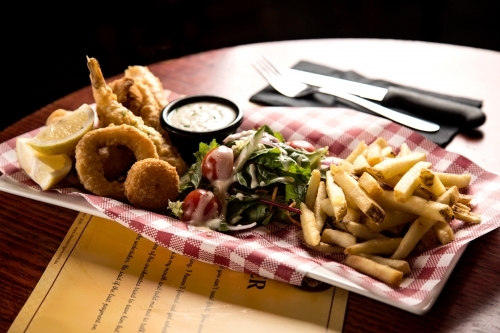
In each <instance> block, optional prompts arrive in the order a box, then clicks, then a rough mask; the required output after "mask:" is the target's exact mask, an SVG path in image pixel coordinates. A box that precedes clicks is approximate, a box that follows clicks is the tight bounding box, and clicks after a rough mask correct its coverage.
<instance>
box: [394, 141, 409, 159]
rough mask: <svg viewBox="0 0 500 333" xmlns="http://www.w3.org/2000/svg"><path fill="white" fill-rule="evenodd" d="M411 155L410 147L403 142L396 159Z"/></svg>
mask: <svg viewBox="0 0 500 333" xmlns="http://www.w3.org/2000/svg"><path fill="white" fill-rule="evenodd" d="M410 153H411V149H410V147H408V145H407V144H406V142H403V143H402V144H401V145H400V146H399V153H398V154H397V155H396V157H402V156H405V155H408V154H410Z"/></svg>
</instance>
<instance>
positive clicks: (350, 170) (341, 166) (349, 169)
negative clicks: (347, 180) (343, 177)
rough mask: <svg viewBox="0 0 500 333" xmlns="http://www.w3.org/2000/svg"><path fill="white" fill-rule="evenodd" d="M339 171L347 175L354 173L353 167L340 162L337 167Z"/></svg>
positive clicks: (345, 162)
mask: <svg viewBox="0 0 500 333" xmlns="http://www.w3.org/2000/svg"><path fill="white" fill-rule="evenodd" d="M337 168H338V170H339V171H345V172H347V173H354V165H353V164H352V163H350V162H347V161H341V162H340V163H339V165H338V166H337Z"/></svg>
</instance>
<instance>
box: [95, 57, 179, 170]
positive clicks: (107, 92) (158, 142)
mask: <svg viewBox="0 0 500 333" xmlns="http://www.w3.org/2000/svg"><path fill="white" fill-rule="evenodd" d="M87 66H88V68H89V70H90V81H91V83H92V92H93V95H94V100H95V102H96V111H97V115H98V117H99V121H100V122H102V123H103V124H104V125H105V126H107V125H109V124H115V125H118V124H127V125H131V126H134V127H135V128H137V129H139V130H140V131H142V132H144V133H146V134H147V135H148V137H149V138H150V139H151V140H152V141H153V143H154V145H155V147H156V151H157V153H158V156H159V158H160V159H162V160H164V161H166V162H168V163H170V165H172V166H174V167H175V168H176V169H177V173H178V174H179V175H183V174H184V173H185V172H186V171H187V165H186V163H185V162H184V160H183V159H182V158H181V157H180V155H179V153H178V152H177V149H176V148H175V147H174V146H172V145H171V144H170V143H169V142H167V141H166V140H165V138H164V137H163V136H162V135H161V133H160V132H159V131H157V130H156V129H154V128H153V127H150V126H147V125H146V124H145V123H144V120H143V119H142V118H141V117H139V116H136V115H134V114H133V113H132V111H130V110H129V109H127V108H126V107H125V106H123V104H121V103H120V102H118V100H117V97H116V95H115V94H114V93H113V90H112V89H111V88H110V87H109V86H108V85H107V84H106V81H105V79H104V76H103V74H102V71H101V68H100V66H99V63H98V62H97V60H96V59H95V58H87Z"/></svg>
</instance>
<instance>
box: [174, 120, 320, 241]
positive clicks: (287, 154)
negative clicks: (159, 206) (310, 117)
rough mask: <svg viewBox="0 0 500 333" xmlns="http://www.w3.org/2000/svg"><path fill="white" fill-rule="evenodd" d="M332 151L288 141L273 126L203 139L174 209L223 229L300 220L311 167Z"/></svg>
mask: <svg viewBox="0 0 500 333" xmlns="http://www.w3.org/2000/svg"><path fill="white" fill-rule="evenodd" d="M327 153H328V149H327V147H324V148H320V149H315V148H314V147H313V146H312V145H311V144H309V143H307V142H305V141H291V142H285V140H284V138H283V136H282V135H281V134H280V133H276V132H273V131H272V130H271V129H270V128H269V127H268V126H263V127H261V128H259V129H258V130H250V131H245V132H240V133H237V134H233V135H231V136H229V137H227V138H226V139H225V140H224V142H223V143H222V145H220V144H218V143H217V142H216V141H215V140H214V141H212V142H210V143H208V144H207V143H200V145H199V151H198V152H196V153H195V157H196V162H195V163H194V164H193V165H192V166H191V167H190V169H189V171H188V172H187V173H186V174H185V175H184V176H183V177H182V178H181V187H180V195H179V201H177V202H171V203H170V209H171V210H172V212H173V213H174V214H175V215H176V216H177V217H178V218H180V219H181V220H183V221H188V222H192V223H193V224H195V225H200V224H203V225H206V226H208V227H210V228H212V229H217V230H220V231H228V230H238V229H245V228H249V227H253V226H255V225H265V224H268V223H269V222H271V221H280V222H289V221H290V218H297V219H298V214H300V211H299V210H298V209H294V208H293V206H297V207H299V206H300V202H302V201H303V200H304V199H305V195H306V191H307V186H308V182H309V179H310V176H311V172H312V170H314V169H317V168H319V167H320V164H321V160H322V159H323V158H324V157H326V155H327ZM197 211H198V212H197Z"/></svg>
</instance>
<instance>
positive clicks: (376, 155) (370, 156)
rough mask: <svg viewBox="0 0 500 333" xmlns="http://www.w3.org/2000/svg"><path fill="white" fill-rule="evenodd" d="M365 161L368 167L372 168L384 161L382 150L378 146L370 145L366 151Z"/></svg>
mask: <svg viewBox="0 0 500 333" xmlns="http://www.w3.org/2000/svg"><path fill="white" fill-rule="evenodd" d="M366 160H367V161H368V164H370V166H374V165H375V164H378V163H380V162H382V161H383V160H384V156H382V148H381V147H380V146H379V145H378V144H371V145H370V146H368V149H367V150H366Z"/></svg>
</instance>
